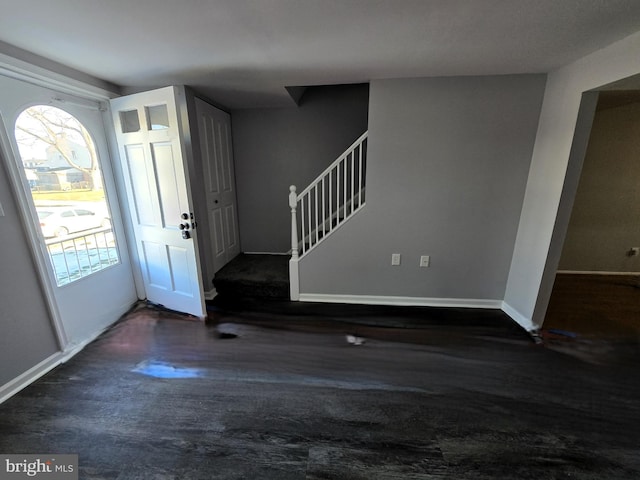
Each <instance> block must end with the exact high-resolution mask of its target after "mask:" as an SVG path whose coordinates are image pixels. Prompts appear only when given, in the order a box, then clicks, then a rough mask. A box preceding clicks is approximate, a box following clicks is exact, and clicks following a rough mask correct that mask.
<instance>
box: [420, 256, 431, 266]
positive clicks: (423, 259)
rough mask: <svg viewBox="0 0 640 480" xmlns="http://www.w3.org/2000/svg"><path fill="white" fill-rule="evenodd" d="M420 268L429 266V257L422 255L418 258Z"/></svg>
mask: <svg viewBox="0 0 640 480" xmlns="http://www.w3.org/2000/svg"><path fill="white" fill-rule="evenodd" d="M420 266H421V267H428V266H429V255H422V256H421V257H420Z"/></svg>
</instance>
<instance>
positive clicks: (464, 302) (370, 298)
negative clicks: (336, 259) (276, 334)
mask: <svg viewBox="0 0 640 480" xmlns="http://www.w3.org/2000/svg"><path fill="white" fill-rule="evenodd" d="M300 301H301V302H319V303H352V304H359V305H402V306H411V307H454V308H495V309H498V310H500V309H501V308H502V300H485V299H474V298H429V297H397V296H383V295H333V294H325V293H301V294H300Z"/></svg>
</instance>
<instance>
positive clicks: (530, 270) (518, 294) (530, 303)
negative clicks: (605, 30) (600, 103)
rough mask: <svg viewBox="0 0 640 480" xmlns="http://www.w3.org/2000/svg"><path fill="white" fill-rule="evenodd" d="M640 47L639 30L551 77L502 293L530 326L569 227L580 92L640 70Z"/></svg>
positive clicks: (538, 319) (539, 317)
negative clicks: (566, 189) (566, 188)
mask: <svg viewBox="0 0 640 480" xmlns="http://www.w3.org/2000/svg"><path fill="white" fill-rule="evenodd" d="M639 51H640V32H638V33H635V34H633V35H631V36H629V37H627V38H625V39H624V40H621V41H619V42H616V43H614V44H612V45H610V46H608V47H606V48H604V49H602V50H598V51H597V52H594V53H592V54H590V55H587V56H586V57H583V58H582V59H580V60H578V61H577V62H574V63H572V64H570V65H568V66H565V67H563V68H561V69H559V70H556V71H554V72H552V73H550V74H549V76H548V80H547V85H546V89H545V95H544V101H543V105H542V112H541V114H540V124H539V126H538V133H537V135H536V141H535V147H534V151H533V157H532V160H531V169H530V171H529V178H528V181H527V189H526V194H525V199H524V204H523V207H522V214H521V216H520V225H519V227H518V236H517V239H516V245H515V249H514V254H513V260H512V262H511V268H510V272H509V280H508V283H507V289H506V294H505V298H504V301H505V304H506V306H507V309H506V310H507V312H508V313H509V314H510V315H511V316H513V317H514V318H515V319H516V320H517V321H518V322H519V323H520V324H521V325H523V326H525V327H526V328H534V327H539V326H540V325H542V322H543V320H544V314H545V311H546V308H547V305H548V302H549V298H550V295H551V289H552V287H553V281H554V277H555V271H556V268H557V265H558V262H559V259H560V252H561V249H562V244H563V242H564V235H563V234H562V235H555V237H554V231H556V227H557V229H560V230H562V229H566V223H564V224H562V225H560V224H559V223H562V222H559V223H558V224H557V223H556V218H558V217H559V216H561V217H564V216H567V218H568V214H567V210H569V211H570V209H571V207H572V205H573V197H571V196H566V198H562V191H563V185H564V183H565V180H572V179H568V178H566V174H567V167H568V164H569V155H570V152H571V146H572V142H573V138H574V131H575V128H576V124H577V121H578V111H579V109H580V102H581V98H582V93H583V92H586V91H588V90H592V89H597V88H600V87H602V86H603V85H606V84H608V83H611V82H615V81H617V80H620V79H622V78H626V77H630V76H632V75H635V74H637V73H639V72H640V55H638V52H639ZM578 174H579V171H578ZM569 197H571V198H569ZM561 199H562V201H561ZM552 238H553V241H552Z"/></svg>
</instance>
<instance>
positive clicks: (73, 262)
mask: <svg viewBox="0 0 640 480" xmlns="http://www.w3.org/2000/svg"><path fill="white" fill-rule="evenodd" d="M45 245H46V248H47V252H48V254H49V258H50V260H51V265H52V266H53V271H54V274H55V278H56V284H57V285H58V286H59V287H61V286H63V285H67V284H68V283H71V282H74V281H76V280H79V279H81V278H83V277H87V276H89V275H91V274H92V273H95V272H98V271H100V270H104V269H105V268H108V267H110V266H111V265H115V264H117V263H119V262H120V258H119V256H118V250H117V248H116V241H115V237H114V235H113V230H112V228H111V227H106V228H95V229H92V230H85V231H83V232H78V233H75V234H72V235H66V236H64V237H57V238H52V239H47V240H45Z"/></svg>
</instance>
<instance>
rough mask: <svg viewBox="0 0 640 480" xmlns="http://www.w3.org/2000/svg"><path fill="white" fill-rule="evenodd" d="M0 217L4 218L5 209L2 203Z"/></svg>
mask: <svg viewBox="0 0 640 480" xmlns="http://www.w3.org/2000/svg"><path fill="white" fill-rule="evenodd" d="M0 217H4V208H2V204H1V203H0Z"/></svg>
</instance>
